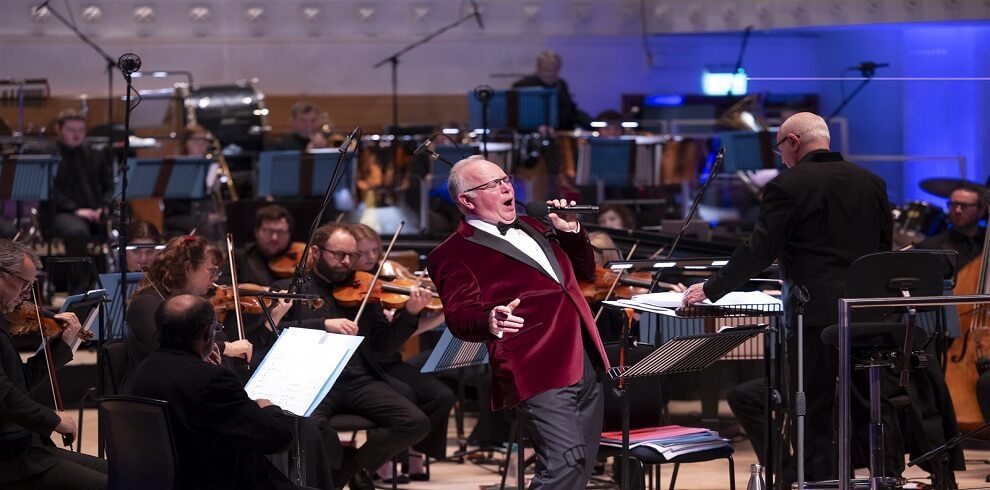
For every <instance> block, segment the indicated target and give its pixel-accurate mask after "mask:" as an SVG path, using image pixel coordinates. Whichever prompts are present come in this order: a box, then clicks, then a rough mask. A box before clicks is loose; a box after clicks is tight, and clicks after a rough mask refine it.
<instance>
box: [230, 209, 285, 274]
mask: <svg viewBox="0 0 990 490" xmlns="http://www.w3.org/2000/svg"><path fill="white" fill-rule="evenodd" d="M294 225H295V220H294V219H293V218H292V215H291V214H289V211H288V210H287V209H285V208H284V207H282V206H279V205H278V204H271V205H268V206H264V207H261V208H258V210H257V211H255V213H254V243H252V244H250V245H248V246H247V247H246V248H244V249H242V250H240V251H239V253H238V254H237V280H238V281H239V282H242V283H252V284H259V285H261V286H271V285H272V283H273V282H275V281H276V280H278V279H279V277H278V276H277V274H276V273H275V272H274V271H272V268H271V266H270V265H269V261H270V260H271V259H272V258H274V257H278V256H280V255H282V254H283V253H285V251H286V250H287V249H288V248H289V245H290V244H291V238H292V228H293V226H294Z"/></svg>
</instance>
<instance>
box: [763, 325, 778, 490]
mask: <svg viewBox="0 0 990 490" xmlns="http://www.w3.org/2000/svg"><path fill="white" fill-rule="evenodd" d="M775 342H776V336H775V335H774V334H773V328H772V327H771V328H767V331H766V333H765V334H764V337H763V387H764V390H765V393H764V395H765V398H766V400H765V407H766V411H765V412H764V415H765V417H766V424H765V426H764V428H763V440H764V441H766V447H764V448H763V462H764V467H763V472H764V474H765V475H766V487H767V488H768V489H772V488H774V481H773V475H774V460H773V457H774V452H773V446H774V442H776V440H777V437H776V435H775V431H774V425H773V419H774V417H773V412H774V405H775V404H774V386H773V375H772V373H773V362H774V358H775V357H776V355H775V352H776V346H775Z"/></svg>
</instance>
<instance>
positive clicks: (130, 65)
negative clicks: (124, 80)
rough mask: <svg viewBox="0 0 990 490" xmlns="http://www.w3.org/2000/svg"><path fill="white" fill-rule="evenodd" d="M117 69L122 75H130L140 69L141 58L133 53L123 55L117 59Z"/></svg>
mask: <svg viewBox="0 0 990 490" xmlns="http://www.w3.org/2000/svg"><path fill="white" fill-rule="evenodd" d="M117 68H120V71H122V72H124V75H130V74H131V73H134V72H136V71H138V70H140V69H141V57H140V56H138V55H136V54H134V53H124V54H122V55H120V58H118V59H117Z"/></svg>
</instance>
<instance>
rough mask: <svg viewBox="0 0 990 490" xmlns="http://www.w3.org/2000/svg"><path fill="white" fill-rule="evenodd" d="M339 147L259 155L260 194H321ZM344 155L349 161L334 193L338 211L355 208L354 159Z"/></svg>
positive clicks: (277, 195) (274, 195) (331, 172)
mask: <svg viewBox="0 0 990 490" xmlns="http://www.w3.org/2000/svg"><path fill="white" fill-rule="evenodd" d="M339 155H340V150H339V149H337V148H327V149H320V150H313V151H311V152H301V151H298V150H286V151H264V152H261V153H260V154H259V155H258V170H257V174H256V179H257V189H258V191H257V193H256V194H257V195H258V196H272V197H304V198H305V197H318V196H322V195H323V194H324V193H325V191H326V188H327V185H328V184H329V183H330V177H331V176H332V175H333V173H334V169H335V167H336V164H337V160H338V157H339ZM350 157H351V155H345V159H344V160H343V161H345V162H347V161H349V162H350V165H349V166H348V167H347V168H345V169H344V175H343V177H341V183H340V185H339V187H338V188H337V190H336V191H335V192H334V196H333V199H334V207H335V208H336V209H337V210H346V211H352V210H353V209H354V197H353V196H354V185H355V182H354V174H355V165H357V164H356V163H355V159H353V158H350Z"/></svg>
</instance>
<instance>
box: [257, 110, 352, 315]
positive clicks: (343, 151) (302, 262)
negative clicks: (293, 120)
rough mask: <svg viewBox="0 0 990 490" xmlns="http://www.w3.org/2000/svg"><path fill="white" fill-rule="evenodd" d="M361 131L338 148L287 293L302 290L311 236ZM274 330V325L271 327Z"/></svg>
mask: <svg viewBox="0 0 990 490" xmlns="http://www.w3.org/2000/svg"><path fill="white" fill-rule="evenodd" d="M362 134H363V131H362V130H361V126H358V127H356V128H354V131H351V134H350V135H348V136H347V139H346V140H344V144H343V145H341V146H340V153H339V154H338V155H337V166H336V167H334V169H333V174H331V175H330V182H329V183H328V184H327V192H326V194H324V195H323V205H322V206H320V212H319V213H317V215H316V218H314V219H313V224H311V225H310V226H309V238H308V239H307V240H306V248H304V249H303V252H302V256H301V257H299V263H298V264H296V270H295V272H294V273H293V275H292V279H291V280H290V281H289V288H288V292H289V293H292V294H297V293H299V291H300V290H301V289H302V286H303V283H304V282H305V278H304V277H303V274H305V273H306V264H307V263H308V262H309V250H310V249H311V248H312V247H313V235H314V234H315V233H316V229H317V228H319V226H320V222H322V221H323V215H324V214H325V213H326V211H327V208H329V207H330V202H331V199H333V193H334V191H335V190H336V189H337V186H338V185H339V184H340V181H341V179H343V177H344V169H345V168H347V167H346V166H347V165H350V163H351V158H353V157H354V153H353V152H351V154H350V156H348V157H347V161H346V162H345V161H344V157H345V156H347V154H348V150H349V149H350V147H351V143H352V142H354V141H358V142H360V141H361V135H362ZM272 328H275V325H272Z"/></svg>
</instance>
